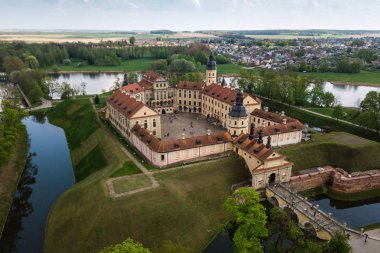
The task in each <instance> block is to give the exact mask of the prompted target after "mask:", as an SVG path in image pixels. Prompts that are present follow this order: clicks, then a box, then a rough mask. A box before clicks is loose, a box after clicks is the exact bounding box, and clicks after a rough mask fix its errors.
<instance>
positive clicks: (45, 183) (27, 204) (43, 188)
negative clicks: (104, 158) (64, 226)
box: [0, 116, 75, 253]
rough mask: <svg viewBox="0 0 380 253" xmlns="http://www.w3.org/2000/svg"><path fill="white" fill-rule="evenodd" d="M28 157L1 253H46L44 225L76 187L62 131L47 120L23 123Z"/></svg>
mask: <svg viewBox="0 0 380 253" xmlns="http://www.w3.org/2000/svg"><path fill="white" fill-rule="evenodd" d="M23 122H24V124H25V125H26V127H27V131H28V135H29V140H30V141H29V143H30V147H29V157H28V161H27V164H26V167H25V171H24V173H23V175H22V177H21V179H20V182H19V185H18V187H17V192H16V194H15V197H14V200H13V205H12V209H11V212H10V214H9V216H8V220H7V224H6V226H5V230H4V232H3V237H2V239H1V241H0V252H4V253H8V252H15V253H29V252H30V253H38V252H43V243H44V233H45V223H46V219H47V217H48V214H49V211H50V209H51V207H52V205H53V204H54V202H55V201H56V200H57V198H58V197H59V196H60V195H61V194H62V193H63V192H65V191H66V190H67V189H68V188H69V187H70V186H72V185H73V184H74V183H75V178H74V174H73V168H72V165H71V158H70V152H69V148H68V146H67V142H66V136H65V133H64V131H63V129H61V128H59V127H56V126H54V125H52V124H50V123H49V122H48V120H47V118H46V117H38V118H37V117H34V116H30V117H28V118H26V119H24V120H23Z"/></svg>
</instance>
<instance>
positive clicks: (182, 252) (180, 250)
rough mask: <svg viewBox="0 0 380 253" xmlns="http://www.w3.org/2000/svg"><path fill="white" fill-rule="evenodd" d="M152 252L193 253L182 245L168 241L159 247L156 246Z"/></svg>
mask: <svg viewBox="0 0 380 253" xmlns="http://www.w3.org/2000/svg"><path fill="white" fill-rule="evenodd" d="M152 251H153V252H154V253H191V252H192V250H191V249H190V248H188V247H185V246H183V245H182V244H180V243H175V242H173V241H170V240H167V241H163V242H162V243H161V244H160V245H159V246H154V247H153V249H152Z"/></svg>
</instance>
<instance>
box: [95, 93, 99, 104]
mask: <svg viewBox="0 0 380 253" xmlns="http://www.w3.org/2000/svg"><path fill="white" fill-rule="evenodd" d="M94 102H95V104H99V102H100V98H99V96H98V94H96V95H95V98H94Z"/></svg>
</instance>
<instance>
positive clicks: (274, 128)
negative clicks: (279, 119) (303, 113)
mask: <svg viewBox="0 0 380 253" xmlns="http://www.w3.org/2000/svg"><path fill="white" fill-rule="evenodd" d="M304 128H305V127H304V125H303V124H302V123H301V122H299V121H298V120H295V121H292V122H289V123H286V124H283V123H279V124H276V125H271V126H265V127H257V128H256V129H255V136H258V134H259V130H260V129H262V130H263V136H268V135H275V134H279V133H291V132H296V131H302V130H303V129H304Z"/></svg>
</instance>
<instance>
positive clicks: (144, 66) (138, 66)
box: [43, 58, 156, 72]
mask: <svg viewBox="0 0 380 253" xmlns="http://www.w3.org/2000/svg"><path fill="white" fill-rule="evenodd" d="M155 60H156V59H152V58H142V59H134V60H128V61H124V62H122V63H121V65H119V66H95V65H85V66H82V67H78V66H77V64H78V62H73V63H72V64H71V65H58V68H59V71H61V72H73V71H78V72H106V71H114V72H124V71H126V72H131V71H144V70H148V69H150V68H151V65H152V62H154V61H155ZM43 70H45V71H48V72H54V71H53V67H52V66H51V67H47V68H44V69H43Z"/></svg>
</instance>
